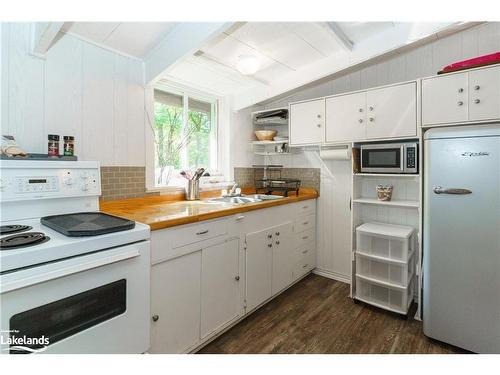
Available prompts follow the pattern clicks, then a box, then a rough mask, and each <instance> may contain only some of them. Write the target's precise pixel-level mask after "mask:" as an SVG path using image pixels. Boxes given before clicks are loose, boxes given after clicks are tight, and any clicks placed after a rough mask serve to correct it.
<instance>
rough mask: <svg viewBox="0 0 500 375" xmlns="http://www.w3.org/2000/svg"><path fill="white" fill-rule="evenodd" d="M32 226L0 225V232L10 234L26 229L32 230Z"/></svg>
mask: <svg viewBox="0 0 500 375" xmlns="http://www.w3.org/2000/svg"><path fill="white" fill-rule="evenodd" d="M32 229H33V227H30V226H29V225H17V224H14V225H2V226H0V234H11V233H18V232H26V231H27V230H32Z"/></svg>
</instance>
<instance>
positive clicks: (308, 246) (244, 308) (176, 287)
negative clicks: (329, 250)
mask: <svg viewBox="0 0 500 375" xmlns="http://www.w3.org/2000/svg"><path fill="white" fill-rule="evenodd" d="M315 211H316V201H315V200H311V201H306V202H299V203H294V204H289V205H283V206H277V207H271V208H267V209H262V210H255V211H251V212H245V213H244V214H241V215H236V216H234V217H233V216H231V217H227V218H223V219H217V220H209V221H204V222H201V223H196V224H188V225H182V226H178V227H172V228H168V229H164V230H157V231H153V232H152V233H151V259H152V269H151V313H152V319H151V348H150V350H149V351H150V352H151V353H185V352H189V351H192V350H195V349H196V348H198V347H200V346H201V345H202V344H203V343H205V342H207V341H208V340H210V339H211V338H213V337H214V336H216V335H217V334H219V333H220V332H222V331H223V330H224V329H225V328H227V327H229V326H230V325H231V324H234V323H235V322H236V321H238V320H239V319H241V317H243V316H244V315H245V314H247V313H249V312H251V311H252V310H254V309H255V308H256V307H258V306H259V305H261V304H262V303H264V302H265V301H267V300H269V299H270V298H272V297H273V295H276V294H277V293H280V292H281V291H283V290H284V289H286V288H287V287H289V286H290V285H291V284H293V282H294V281H296V280H297V279H299V278H300V277H302V276H304V275H305V274H306V273H308V272H309V271H311V270H312V269H313V268H314V259H315V248H314V244H315V238H314V237H315V227H314V226H315ZM283 218H285V219H283ZM299 231H300V236H301V237H300V238H302V239H301V240H299V238H298V237H297V235H298V234H297V233H299ZM299 250H300V251H299ZM304 250H306V252H305V253H302V251H304ZM304 262H305V263H304ZM304 264H305V266H304Z"/></svg>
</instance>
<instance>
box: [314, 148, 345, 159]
mask: <svg viewBox="0 0 500 375" xmlns="http://www.w3.org/2000/svg"><path fill="white" fill-rule="evenodd" d="M319 156H320V157H321V159H325V160H350V159H351V149H350V148H340V149H330V150H320V151H319Z"/></svg>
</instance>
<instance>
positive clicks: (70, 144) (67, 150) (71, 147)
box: [64, 135, 75, 156]
mask: <svg viewBox="0 0 500 375" xmlns="http://www.w3.org/2000/svg"><path fill="white" fill-rule="evenodd" d="M74 152H75V137H72V136H69V135H65V136H64V156H73V154H74Z"/></svg>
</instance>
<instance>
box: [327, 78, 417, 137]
mask: <svg viewBox="0 0 500 375" xmlns="http://www.w3.org/2000/svg"><path fill="white" fill-rule="evenodd" d="M325 108H326V110H325V111H326V113H325V116H326V117H325V120H326V142H327V143H332V142H347V141H364V140H369V139H385V138H402V137H416V136H417V83H416V82H409V83H404V84H401V85H395V86H388V87H381V88H378V89H373V90H367V91H361V92H356V93H352V94H345V95H338V96H333V97H329V98H326V104H325Z"/></svg>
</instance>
